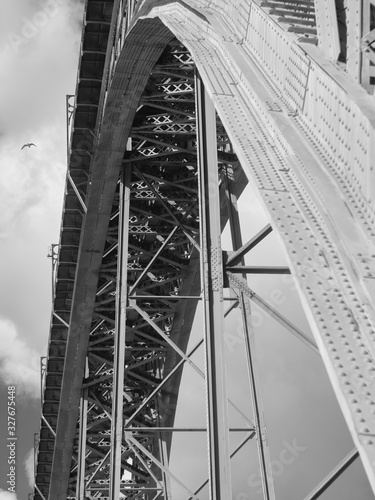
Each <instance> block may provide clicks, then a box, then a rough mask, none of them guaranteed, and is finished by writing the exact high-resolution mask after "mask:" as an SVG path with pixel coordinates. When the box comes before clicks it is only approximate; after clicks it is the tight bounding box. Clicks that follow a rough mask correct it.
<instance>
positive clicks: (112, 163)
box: [34, 0, 375, 500]
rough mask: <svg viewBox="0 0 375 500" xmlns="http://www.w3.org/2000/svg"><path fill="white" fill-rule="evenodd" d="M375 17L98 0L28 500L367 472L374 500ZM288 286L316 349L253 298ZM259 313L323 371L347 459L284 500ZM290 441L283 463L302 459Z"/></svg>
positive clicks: (339, 10)
mask: <svg viewBox="0 0 375 500" xmlns="http://www.w3.org/2000/svg"><path fill="white" fill-rule="evenodd" d="M374 5H375V3H374V2H373V0H371V1H370V0H350V1H349V0H336V1H334V0H315V1H314V0H303V1H302V0H301V1H298V0H273V1H263V2H262V1H260V0H253V1H251V0H189V1H185V0H174V1H172V0H142V1H136V0H87V2H86V8H85V14H84V22H83V37H82V44H81V56H80V61H79V68H78V79H77V87H76V93H75V95H74V96H68V97H67V121H68V170H67V177H66V187H65V199H64V207H63V214H62V225H61V233H60V242H59V245H58V247H56V246H54V248H53V256H54V258H53V281H54V297H53V311H52V319H51V330H50V340H49V350H48V357H47V360H46V363H45V367H44V370H43V397H42V418H41V427H40V434H39V443H38V446H37V451H36V455H37V461H36V482H35V489H34V499H35V500H66V499H73V498H74V499H77V500H84V499H94V498H95V499H96V498H98V499H109V500H117V499H119V498H129V499H130V498H131V499H140V500H141V499H142V500H153V499H156V498H159V499H163V500H188V499H189V500H190V499H200V500H204V499H206V498H207V499H208V498H210V499H212V500H228V499H234V500H249V499H253V498H264V499H267V500H273V499H275V498H278V499H283V498H285V499H286V498H288V499H294V498H301V499H302V498H305V499H306V500H307V499H309V500H313V499H316V498H319V497H320V496H321V495H323V494H325V493H329V488H330V487H331V485H332V483H334V481H335V480H336V479H337V478H340V477H341V474H342V473H343V472H344V471H346V469H348V468H349V465H350V464H351V463H352V462H353V461H354V460H355V459H356V458H357V457H358V456H359V457H360V461H361V463H362V464H363V468H364V470H365V472H366V475H367V478H368V481H369V484H370V485H371V488H372V491H373V492H375V305H374V304H375V225H374V224H375V202H374V200H375V171H374V168H375V102H374V97H373V95H372V93H373V89H374V84H375V70H374V68H375V51H374V48H373V43H374V40H375V7H374ZM249 189H251V190H252V191H251V193H253V192H254V193H255V194H256V196H258V198H259V200H260V203H261V205H262V207H263V211H264V213H265V214H267V215H266V217H267V222H266V223H265V224H261V227H260V228H259V229H258V230H256V231H255V232H254V233H253V234H250V235H249V234H248V229H249V227H250V228H251V227H253V226H252V225H251V222H250V221H249V220H247V219H246V216H245V217H244V213H243V206H244V205H243V204H242V205H241V203H243V200H244V197H249V196H253V195H249V194H248V193H249V191H248V190H249ZM241 195H243V197H242V198H241ZM246 201H247V200H246V199H245V202H246ZM255 217H260V216H258V215H256V216H255ZM223 231H224V233H223ZM271 232H272V234H270V233H271ZM250 233H251V229H250ZM275 234H276V235H277V237H278V241H279V243H278V244H277V246H274V245H275V242H277V239H276V238H275V237H274V236H273V235H275ZM269 238H274V239H273V240H269ZM267 241H271V243H269V244H268V246H267ZM262 245H265V246H262ZM259 249H261V250H260V253H262V252H264V253H266V254H267V253H268V254H271V255H272V254H273V256H274V262H273V263H272V265H263V264H260V265H258V264H254V263H252V261H251V260H249V256H251V255H252V253H254V252H256V251H258V254H259ZM262 249H263V250H262ZM279 253H283V255H285V262H284V261H283V262H281V263H280V260H279V259H278V254H279ZM289 274H291V279H293V283H294V286H295V287H296V290H297V291H296V293H295V296H296V297H297V299H298V300H295V299H293V301H294V300H295V302H293V303H294V304H295V305H294V306H293V307H294V308H295V309H299V308H300V307H301V308H303V311H304V314H305V315H306V318H307V320H306V325H307V324H308V325H309V328H310V329H311V332H310V331H309V330H308V329H307V331H306V330H305V329H304V328H302V327H301V326H299V325H298V324H296V323H295V322H294V321H293V320H292V319H291V318H290V317H288V315H287V314H285V312H284V311H283V308H282V307H281V302H282V301H280V300H277V297H280V294H279V293H278V289H277V288H276V292H275V293H274V294H273V298H274V300H273V301H272V300H271V301H270V300H267V299H266V298H264V296H263V295H262V293H260V292H259V291H257V290H256V289H255V287H254V286H253V283H255V282H257V283H259V282H261V279H264V280H270V278H269V277H266V275H271V279H272V276H273V279H280V278H281V277H282V276H283V275H286V277H287V278H290V276H288V275H289ZM257 280H258V281H257ZM267 283H270V281H268V282H267ZM290 283H291V281H290ZM267 286H268V285H267ZM274 290H275V289H274ZM259 310H260V311H262V314H265V315H267V317H268V316H269V317H270V318H272V321H274V323H273V325H274V326H273V328H274V329H275V330H277V332H279V331H282V332H283V333H280V335H281V336H282V335H284V337H283V336H282V337H280V335H279V333H277V339H279V338H282V339H283V340H282V341H281V342H280V341H278V340H277V341H275V342H280V344H277V345H281V346H284V349H285V351H284V354H285V356H286V355H287V351H288V350H290V349H292V350H293V349H299V347H298V348H297V347H294V345H295V344H298V341H301V346H302V348H303V349H306V350H307V351H308V352H310V351H311V353H312V354H311V356H312V358H314V359H316V360H318V361H316V362H317V363H318V362H319V363H320V362H322V364H323V365H324V367H325V369H326V372H327V374H328V377H327V385H328V383H330V386H332V399H333V398H334V396H333V394H334V395H335V396H336V399H337V402H338V407H339V408H340V410H341V414H342V415H343V417H344V419H345V421H346V424H347V427H348V430H349V433H350V435H351V439H352V440H353V442H354V445H353V449H352V451H350V452H349V454H348V455H347V456H346V457H342V458H343V460H342V461H340V463H338V465H336V466H335V467H332V468H330V469H329V470H327V471H326V473H327V474H323V475H321V474H320V472H319V473H318V475H317V477H318V478H319V477H320V479H319V480H315V479H314V482H313V483H311V478H312V477H314V478H315V477H316V476H315V475H314V474H313V472H312V471H311V470H305V471H304V472H303V471H302V470H301V469H298V470H297V472H296V474H297V475H296V476H295V477H293V476H292V474H291V470H292V469H289V470H288V471H286V472H285V476H287V475H288V476H290V478H289V479H288V481H286V483H287V484H288V485H289V490H288V492H287V494H285V493H283V492H279V491H278V486H277V483H276V481H275V477H277V476H278V474H279V472H280V471H279V470H278V469H277V466H275V463H276V462H275V460H274V451H273V447H272V437H273V436H274V435H275V434H277V432H278V433H279V436H281V438H282V436H283V434H282V432H281V431H280V428H277V429H276V430H272V425H270V426H269V428H268V429H267V428H266V419H267V422H269V421H270V420H271V421H272V422H275V420H277V418H278V412H280V413H281V410H280V407H278V406H277V404H276V403H274V402H273V403H272V404H273V406H272V408H273V409H274V412H271V416H269V415H267V411H266V410H267V408H268V407H269V406H270V403H269V398H271V400H280V397H281V398H285V400H288V395H287V394H286V395H280V394H278V393H277V388H276V389H275V387H278V386H277V383H276V382H275V381H273V384H274V390H273V392H272V388H271V390H270V386H271V385H272V384H270V383H268V384H267V383H265V382H264V373H267V366H266V361H265V358H264V356H263V354H262V352H264V351H262V350H261V349H260V350H258V349H256V344H257V346H258V344H259V342H260V343H262V342H266V343H265V344H264V345H266V347H267V340H266V341H264V340H262V338H259V337H260V336H259V335H258V330H257V328H256V327H255V326H254V315H255V314H259V312H258V313H257V311H259ZM238 325H241V335H240V336H238V335H237V333H236V329H237V327H238ZM286 331H287V332H288V335H289V336H288V335H286V334H285V332H286ZM291 334H293V335H294V337H293V335H291ZM262 335H263V334H262ZM272 338H273V337H272ZM275 338H276V337H275ZM294 338H296V339H297V340H294ZM239 339H240V340H239ZM291 339H293V340H291ZM268 342H269V344H268V348H269V349H270V350H271V348H272V346H271V343H272V342H273V341H271V340H269V341H268ZM290 342H295V344H293V348H291V347H290V346H291V345H292V344H291V343H290ZM234 343H235V344H236V347H238V345H239V344H240V348H239V349H237V350H236V352H235V363H233V356H232V358H231V360H232V361H231V362H229V361H228V358H229V355H228V351H231V347H233V345H234ZM298 346H299V344H298ZM294 352H295V353H297V352H298V353H299V352H300V351H297V350H296V351H294ZM284 354H283V355H284ZM299 356H300V355H299V354H298V355H295V359H294V360H293V361H295V363H296V365H298V363H299V362H300V360H301V358H300V357H299ZM241 359H242V361H241ZM278 359H279V360H282V359H283V358H282V356H281V355H280V357H279V358H278ZM288 359H290V358H288ZM320 360H321V361H320ZM314 362H315V361H314ZM237 363H238V367H236V366H234V367H233V365H236V364H237ZM240 363H243V366H245V372H243V371H241V370H240V368H239V365H240ZM280 363H282V361H280ZM288 363H290V361H288ZM311 363H313V361H311ZM290 364H291V365H292V364H293V363H290ZM302 368H303V370H302V372H304V370H306V371H308V365H307V364H306V366H304V367H302ZM288 369H289V366H288V367H287V369H285V367H284V372H285V373H287V372H288ZM290 370H291V371H293V370H294V368H293V367H292V366H290ZM229 372H231V374H232V375H230V373H229ZM243 373H246V376H245V377H243V376H242V374H243ZM262 373H263V378H262ZM233 374H234V384H233V381H232V382H230V376H232V377H233ZM304 376H305V375H302V378H301V385H303V384H304V383H305V378H303V377H304ZM245 379H246V380H245ZM328 381H329V382H328ZM199 384H200V385H199ZM196 387H201V389H202V390H201V393H202V398H201V409H202V413H203V414H205V416H206V418H205V421H204V423H203V424H202V425H200V426H199V425H196V420H195V416H194V412H195V410H196V408H194V405H192V404H191V401H195V400H196V399H192V398H191V397H190V396H191V394H190V392H191V391H197V392H199V391H198V390H197V389H196ZM233 387H235V390H233ZM311 387H313V383H312V385H311ZM245 388H246V389H245ZM189 391H190V392H189ZM317 392H319V391H317ZM238 393H240V394H241V397H240V399H238V397H237V395H238ZM189 394H190V396H189V397H190V399H189V397H188V398H187V399H186V395H189ZM311 397H312V396H311ZM184 401H185V403H184ZM186 401H187V402H186ZM286 404H287V403H286ZM317 404H319V405H322V402H320V403H317ZM199 411H201V410H199ZM299 412H300V413H301V414H302V413H303V409H301V408H298V405H297V409H296V412H295V413H296V415H297V417H298V414H299ZM322 412H324V408H323V407H321V408H320V414H321V413H322ZM317 415H319V412H317V414H316V415H314V416H313V417H312V418H313V420H314V419H315V421H316V419H317ZM280 422H281V417H280ZM280 425H281V424H280ZM279 427H280V426H279ZM312 429H313V430H312V432H316V434H317V437H316V439H317V440H318V439H319V436H318V435H319V431H318V430H317V428H314V424H313V425H312ZM285 432H286V431H285ZM332 432H334V431H332ZM186 436H187V437H186ZM283 443H284V449H283V450H282V451H281V452H280V454H279V458H280V461H279V462H278V463H280V464H283V465H282V466H284V467H286V465H287V464H291V462H293V460H294V459H293V457H295V458H296V457H297V455H298V450H302V449H303V448H304V447H303V446H302V445H301V442H300V441H299V440H298V439H294V440H293V441H292V443H290V442H288V441H285V439H284V440H283ZM312 447H313V446H312V445H311V446H310V448H312ZM191 448H192V449H193V450H196V451H194V452H193V456H190V458H189V457H188V456H187V455H188V450H189V449H191ZM202 450H203V451H202ZM288 453H289V455H288V458H287V454H288ZM320 454H321V457H322V460H323V458H324V454H325V451H324V449H323V448H322V449H321V451H320ZM239 457H242V458H241V460H240V461H236V460H238V459H239ZM203 461H204V464H205V465H204V466H203V465H202V463H203ZM234 464H235V465H234ZM181 471H182V472H181ZM346 473H347V471H346ZM285 476H284V477H285ZM254 484H256V486H254ZM327 498H332V497H327ZM358 498H360V497H359V496H358ZM366 498H368V497H366Z"/></svg>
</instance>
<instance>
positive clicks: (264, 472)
mask: <svg viewBox="0 0 375 500" xmlns="http://www.w3.org/2000/svg"><path fill="white" fill-rule="evenodd" d="M227 168H228V167H227ZM224 182H225V194H226V197H227V207H228V213H229V224H230V232H231V238H232V245H233V250H238V249H239V248H241V247H242V236H241V225H240V218H239V215H238V208H237V197H236V196H235V195H234V194H233V189H232V186H231V184H232V181H231V180H230V178H229V177H228V171H226V173H225V176H224ZM241 263H242V265H244V264H245V260H244V258H242V259H241ZM242 277H243V278H244V279H245V280H247V276H246V275H243V276H242ZM231 291H232V293H233V290H231ZM236 295H237V297H238V299H239V304H240V307H241V314H242V324H243V328H244V339H245V345H246V359H247V367H248V373H249V384H250V391H251V400H252V406H253V413H254V422H255V426H256V432H257V447H258V457H259V465H260V474H261V479H262V488H263V498H264V500H275V490H274V486H273V478H272V467H271V457H270V453H269V448H268V441H267V437H266V425H265V422H262V408H263V403H262V397H261V390H260V383H259V381H258V378H259V376H258V369H257V366H256V356H255V338H254V330H253V327H252V323H251V309H250V300H249V299H248V298H247V297H245V295H244V294H243V293H242V292H241V291H240V290H238V293H237V294H236Z"/></svg>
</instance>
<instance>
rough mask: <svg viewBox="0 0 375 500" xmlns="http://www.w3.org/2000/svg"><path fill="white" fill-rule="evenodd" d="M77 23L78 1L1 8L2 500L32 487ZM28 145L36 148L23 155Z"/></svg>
mask: <svg viewBox="0 0 375 500" xmlns="http://www.w3.org/2000/svg"><path fill="white" fill-rule="evenodd" d="M81 19H82V3H81V2H79V1H73V0H71V1H70V0H49V1H41V0H38V1H35V0H17V1H14V0H2V1H1V5H0V88H1V92H0V342H1V346H0V380H1V384H0V397H1V405H0V411H1V417H0V420H1V431H0V437H1V449H0V456H1V466H0V467H1V468H0V490H1V492H0V500H15V499H16V498H17V499H18V500H20V499H21V500H26V499H27V493H28V492H31V491H32V488H31V482H32V480H33V473H32V468H33V453H32V451H31V450H32V447H33V441H34V433H35V432H38V431H39V421H40V399H39V395H40V375H39V374H40V370H39V367H40V356H45V355H46V348H47V341H48V334H49V322H50V311H51V261H50V259H48V258H47V254H48V247H49V245H50V244H51V243H57V242H58V238H59V230H60V220H61V208H62V199H63V192H64V179H65V170H66V127H65V96H66V94H74V92H75V82H76V73H77V62H78V55H79V43H80V34H81V26H82V25H81ZM29 142H33V143H35V144H36V148H34V147H32V148H30V149H29V148H25V149H23V150H21V147H22V145H23V144H25V143H29ZM8 385H15V386H16V391H17V399H16V405H17V406H16V410H17V430H16V435H17V437H18V444H17V497H16V496H15V495H13V494H10V493H6V490H7V487H8V485H7V483H6V480H7V478H6V474H7V473H8V472H9V465H8V464H7V458H8V450H7V448H6V441H5V438H6V431H7V429H6V422H7V417H6V410H7V407H6V404H7V394H6V388H7V386H8ZM25 462H26V464H27V466H26V468H27V469H28V471H29V474H28V476H27V474H26V470H25ZM29 480H30V481H29Z"/></svg>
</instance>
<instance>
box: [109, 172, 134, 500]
mask: <svg viewBox="0 0 375 500" xmlns="http://www.w3.org/2000/svg"><path fill="white" fill-rule="evenodd" d="M129 202H130V166H126V168H123V170H122V172H121V181H120V213H119V236H118V256H117V289H116V328H115V350H114V356H113V389H112V425H111V459H110V488H109V498H110V500H117V499H118V498H119V495H120V487H121V456H122V436H123V433H122V428H123V404H124V397H123V394H124V372H125V337H126V303H127V296H128V291H127V267H128V240H129Z"/></svg>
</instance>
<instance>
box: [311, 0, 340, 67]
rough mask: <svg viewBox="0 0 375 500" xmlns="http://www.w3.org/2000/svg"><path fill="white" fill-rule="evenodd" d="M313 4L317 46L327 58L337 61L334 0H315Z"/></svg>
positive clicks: (337, 28) (338, 53) (336, 23)
mask: <svg viewBox="0 0 375 500" xmlns="http://www.w3.org/2000/svg"><path fill="white" fill-rule="evenodd" d="M314 4H315V14H316V27H317V31H318V45H319V48H320V49H321V50H322V51H323V53H324V55H325V57H327V59H330V60H331V61H337V59H338V57H339V55H340V38H339V27H338V22H337V13H336V3H335V0H315V2H314Z"/></svg>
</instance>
